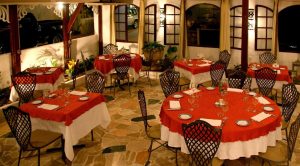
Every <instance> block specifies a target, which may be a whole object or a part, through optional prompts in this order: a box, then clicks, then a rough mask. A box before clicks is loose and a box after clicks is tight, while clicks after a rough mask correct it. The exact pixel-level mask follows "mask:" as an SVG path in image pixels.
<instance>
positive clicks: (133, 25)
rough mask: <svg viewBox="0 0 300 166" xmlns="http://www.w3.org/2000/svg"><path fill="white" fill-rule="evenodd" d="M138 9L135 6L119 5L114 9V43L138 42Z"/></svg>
mask: <svg viewBox="0 0 300 166" xmlns="http://www.w3.org/2000/svg"><path fill="white" fill-rule="evenodd" d="M138 23H139V8H138V7H137V6H135V5H120V6H117V7H116V8H115V25H116V26H115V27H116V41H118V42H134V43H136V42H137V40H138V25H139V24H138Z"/></svg>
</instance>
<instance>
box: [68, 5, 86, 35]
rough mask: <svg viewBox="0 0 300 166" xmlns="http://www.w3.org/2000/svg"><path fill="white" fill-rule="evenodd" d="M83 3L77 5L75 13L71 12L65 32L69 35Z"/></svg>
mask: <svg viewBox="0 0 300 166" xmlns="http://www.w3.org/2000/svg"><path fill="white" fill-rule="evenodd" d="M83 5H84V4H83V3H79V4H78V5H77V8H76V9H75V11H74V12H73V14H72V15H71V17H70V19H69V22H68V27H67V32H68V33H70V31H71V28H72V26H73V24H74V22H75V20H76V18H77V16H78V14H79V13H80V10H81V9H82V8H83Z"/></svg>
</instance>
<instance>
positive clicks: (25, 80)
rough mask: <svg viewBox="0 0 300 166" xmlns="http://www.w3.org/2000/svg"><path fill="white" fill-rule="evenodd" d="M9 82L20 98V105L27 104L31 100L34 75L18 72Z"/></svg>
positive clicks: (34, 80) (34, 83)
mask: <svg viewBox="0 0 300 166" xmlns="http://www.w3.org/2000/svg"><path fill="white" fill-rule="evenodd" d="M11 80H12V83H13V85H14V87H15V89H16V91H17V93H18V95H19V97H20V103H27V102H29V101H30V100H31V99H32V98H33V93H34V90H35V86H36V75H35V74H31V73H28V72H19V73H17V74H16V75H13V76H11Z"/></svg>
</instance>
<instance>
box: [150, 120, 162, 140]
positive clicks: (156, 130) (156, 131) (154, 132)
mask: <svg viewBox="0 0 300 166" xmlns="http://www.w3.org/2000/svg"><path fill="white" fill-rule="evenodd" d="M160 128H161V126H160V125H159V124H157V125H154V126H152V127H150V128H148V134H149V136H150V137H151V138H155V139H160Z"/></svg>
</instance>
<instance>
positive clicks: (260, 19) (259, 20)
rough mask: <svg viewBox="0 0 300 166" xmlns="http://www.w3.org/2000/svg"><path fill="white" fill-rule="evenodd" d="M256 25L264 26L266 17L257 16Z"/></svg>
mask: <svg viewBox="0 0 300 166" xmlns="http://www.w3.org/2000/svg"><path fill="white" fill-rule="evenodd" d="M257 26H258V27H266V19H265V18H258V20H257Z"/></svg>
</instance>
